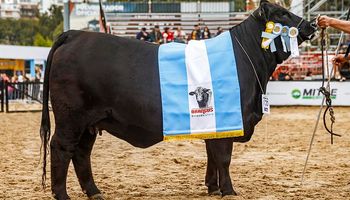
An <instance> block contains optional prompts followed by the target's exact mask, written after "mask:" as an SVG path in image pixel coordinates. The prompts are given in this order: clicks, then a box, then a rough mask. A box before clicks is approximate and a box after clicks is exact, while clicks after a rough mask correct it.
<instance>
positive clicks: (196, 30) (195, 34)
mask: <svg viewBox="0 0 350 200" xmlns="http://www.w3.org/2000/svg"><path fill="white" fill-rule="evenodd" d="M200 39H201V28H200V27H199V26H198V25H194V26H193V30H192V32H191V36H190V40H200Z"/></svg>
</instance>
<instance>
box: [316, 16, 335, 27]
mask: <svg viewBox="0 0 350 200" xmlns="http://www.w3.org/2000/svg"><path fill="white" fill-rule="evenodd" d="M331 21H332V18H331V17H327V16H324V15H323V16H320V17H319V18H318V21H317V25H318V26H319V27H321V28H327V27H328V26H330V25H331Z"/></svg>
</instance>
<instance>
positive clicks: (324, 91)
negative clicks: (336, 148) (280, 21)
mask: <svg viewBox="0 0 350 200" xmlns="http://www.w3.org/2000/svg"><path fill="white" fill-rule="evenodd" d="M324 31H325V29H324V28H323V29H322V31H321V53H322V87H321V88H320V92H321V93H322V94H323V95H324V96H323V99H322V103H321V106H320V111H319V112H318V116H317V120H316V124H315V126H314V131H313V134H312V137H311V141H310V145H309V149H308V152H307V156H306V160H305V164H304V169H303V174H302V176H301V185H302V184H303V181H304V175H305V171H306V166H307V163H308V160H309V157H310V153H311V148H312V144H313V142H314V138H315V134H316V130H317V127H318V124H319V121H320V118H321V113H322V110H323V105H324V102H325V100H326V105H327V108H326V110H325V112H324V113H323V125H324V127H325V128H326V130H327V132H328V133H329V134H331V144H333V136H334V135H335V136H338V137H341V135H339V134H335V133H333V125H334V123H335V117H334V110H333V107H332V99H331V97H330V96H331V95H330V92H329V91H330V80H331V76H333V71H332V72H331V73H330V74H329V67H328V55H327V75H328V80H327V86H326V88H327V89H326V88H325V87H324V79H325V78H324V46H325V38H324ZM326 53H327V51H326ZM328 110H329V113H330V117H331V122H332V123H331V130H329V129H328V127H327V124H326V114H327V111H328Z"/></svg>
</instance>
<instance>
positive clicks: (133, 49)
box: [50, 31, 162, 132]
mask: <svg viewBox="0 0 350 200" xmlns="http://www.w3.org/2000/svg"><path fill="white" fill-rule="evenodd" d="M66 34H69V36H68V38H67V40H66V42H65V43H64V44H63V45H62V46H61V47H60V48H59V49H57V51H56V52H55V54H54V58H53V62H52V66H53V67H52V69H51V73H50V90H51V97H54V99H52V103H53V104H55V101H56V102H57V104H62V103H64V104H67V105H68V106H70V107H72V108H73V109H72V110H81V111H83V112H86V114H87V115H89V114H91V117H92V116H94V117H96V115H101V117H105V116H102V115H105V113H109V114H111V115H112V116H113V117H114V118H115V119H116V120H118V121H120V122H122V123H124V124H125V123H127V124H128V125H134V126H137V127H140V128H143V129H147V130H151V129H152V131H153V130H156V131H159V132H161V129H162V128H161V98H160V85H159V72H158V56H157V54H158V46H157V45H153V44H147V43H144V42H141V41H137V40H132V39H126V38H120V37H116V36H112V35H107V34H101V33H91V32H81V31H70V32H67V33H66ZM53 106H55V105H53Z"/></svg>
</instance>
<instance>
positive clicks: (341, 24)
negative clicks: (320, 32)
mask: <svg viewBox="0 0 350 200" xmlns="http://www.w3.org/2000/svg"><path fill="white" fill-rule="evenodd" d="M318 25H319V26H320V27H322V28H326V27H328V26H330V27H333V28H335V29H339V30H341V31H344V32H346V33H350V21H344V20H339V19H336V18H331V17H327V16H320V17H319V19H318Z"/></svg>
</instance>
